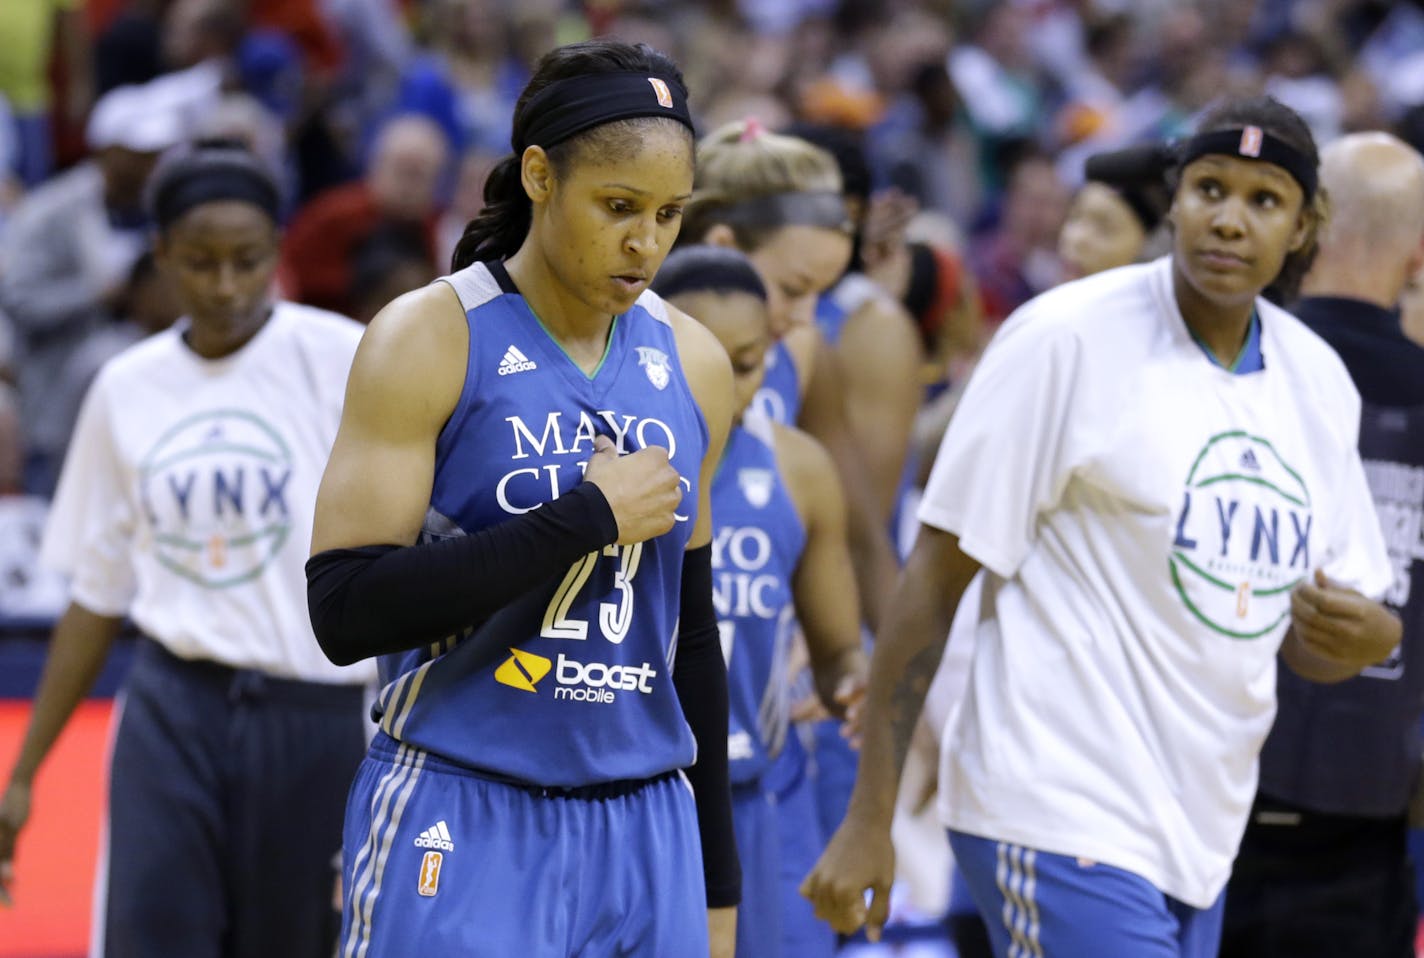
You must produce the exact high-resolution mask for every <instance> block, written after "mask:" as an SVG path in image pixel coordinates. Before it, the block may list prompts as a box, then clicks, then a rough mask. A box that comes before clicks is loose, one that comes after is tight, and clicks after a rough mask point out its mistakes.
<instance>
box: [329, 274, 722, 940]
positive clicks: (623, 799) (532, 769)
mask: <svg viewBox="0 0 1424 958" xmlns="http://www.w3.org/2000/svg"><path fill="white" fill-rule="evenodd" d="M444 282H448V283H449V284H450V285H451V286H452V287H453V288H454V290H455V291H456V293H457V294H458V295H459V297H460V302H461V304H462V306H463V307H464V309H465V314H466V318H467V321H468V325H469V334H470V345H469V357H468V366H467V371H466V375H465V384H464V388H463V391H462V393H461V395H460V398H459V401H458V404H457V406H456V408H455V411H454V413H453V414H452V415H451V416H450V419H449V421H448V422H447V423H446V425H445V427H444V429H443V430H442V432H441V434H440V436H439V439H438V441H437V445H436V459H435V476H434V486H433V491H432V494H431V503H430V508H429V511H428V513H427V517H426V521H425V525H424V529H423V531H422V539H423V540H425V541H428V540H431V539H437V538H442V537H451V536H460V535H465V534H468V533H473V532H475V531H478V530H480V529H483V528H486V527H489V526H492V525H496V524H498V523H501V522H504V521H506V520H507V519H509V518H511V517H513V516H517V515H520V514H523V513H525V512H528V511H531V510H533V509H536V508H538V507H539V506H540V505H541V504H543V503H545V502H548V501H550V500H552V499H554V498H556V497H557V496H558V495H559V494H561V493H563V492H567V491H569V490H570V489H572V488H573V487H574V486H575V485H577V484H578V483H579V482H580V481H581V479H582V472H583V468H584V466H585V465H586V463H587V461H588V458H589V457H590V456H591V455H592V453H593V442H594V438H595V437H596V436H598V435H604V436H607V437H609V438H610V439H612V440H613V441H614V442H615V443H616V444H617V446H618V448H619V449H620V451H622V452H632V451H635V450H637V449H641V448H644V447H646V446H652V445H657V446H662V447H664V448H666V449H667V450H668V453H669V459H670V461H671V463H672V466H673V468H674V469H676V470H677V472H678V473H679V474H680V475H681V476H682V484H683V488H684V493H683V499H682V505H681V507H680V508H679V509H678V511H677V514H676V522H675V524H674V528H673V529H672V531H670V532H668V533H667V534H665V535H663V536H659V537H657V538H656V539H652V540H649V541H647V542H643V543H638V544H635V545H632V546H609V547H607V548H605V549H603V550H601V551H600V552H596V553H590V554H589V555H588V556H586V557H585V558H584V559H582V560H580V561H578V562H576V563H574V565H573V566H572V567H571V568H570V569H569V571H568V572H567V574H565V575H564V576H563V577H562V578H560V579H554V580H551V581H549V582H547V583H546V584H545V585H543V586H541V587H539V588H536V589H533V590H531V591H529V592H527V593H525V594H523V595H520V596H518V597H515V598H513V599H512V600H511V601H510V602H509V603H508V604H507V605H506V606H504V607H503V608H502V609H500V610H499V611H498V612H496V613H494V614H493V615H491V616H490V617H489V618H488V619H487V620H486V621H484V622H481V623H478V624H477V625H475V626H474V627H473V628H471V629H468V630H467V631H465V632H464V633H462V634H460V635H455V636H451V637H449V638H448V639H445V640H444V641H441V642H439V643H435V644H433V645H430V646H426V647H423V648H420V649H416V650H413V651H410V652H406V653H403V654H400V655H395V656H387V657H385V658H383V660H382V662H381V672H382V681H383V683H384V684H383V687H382V690H381V693H380V695H379V698H378V700H377V704H376V707H375V713H376V715H377V716H378V719H379V722H380V728H381V731H380V733H378V735H377V737H376V740H375V741H374V743H373V744H372V750H371V755H370V756H369V757H368V758H367V760H366V762H365V763H364V764H363V766H362V770H361V773H360V775H359V776H358V778H357V781H356V785H355V787H354V789H353V794H352V801H351V805H350V809H349V812H348V817H347V832H346V856H347V858H346V880H347V884H346V902H345V922H344V929H343V942H342V944H343V952H342V953H343V955H345V956H347V958H359V956H363V955H367V954H369V955H378V954H393V953H397V952H399V951H400V950H401V949H402V948H404V947H406V944H408V942H409V941H411V940H412V939H411V937H410V935H411V933H412V932H413V930H414V929H415V928H417V927H419V929H420V936H419V941H420V942H421V947H422V948H434V949H435V950H436V951H443V952H448V953H450V954H456V953H458V954H464V955H508V954H511V953H512V952H513V951H514V950H516V949H518V950H521V951H524V952H527V953H529V954H539V955H546V954H548V955H562V954H605V953H607V954H639V955H643V954H646V955H654V954H656V955H677V956H680V955H699V956H700V955H702V954H705V953H706V947H707V945H706V937H705V936H706V921H705V916H704V912H703V909H704V907H705V899H704V897H703V890H702V888H703V882H702V867H701V854H700V846H699V843H698V837H697V824H696V812H695V809H694V806H693V801H692V795H691V792H690V790H689V789H688V788H687V786H686V783H685V781H684V780H683V779H682V778H681V776H680V774H678V770H680V769H682V768H685V767H686V766H688V765H690V764H692V762H693V760H694V758H695V743H694V739H693V736H692V733H691V731H690V729H689V728H688V726H687V723H686V721H685V720H684V719H683V715H682V710H681V706H680V705H679V702H678V698H677V693H676V690H675V689H674V687H673V683H672V665H673V661H674V656H675V654H676V645H677V623H678V614H679V607H680V599H679V595H680V577H681V573H682V559H683V551H684V549H685V547H686V545H687V542H688V539H689V537H690V536H691V533H692V529H693V526H694V523H695V521H696V518H697V514H696V507H697V500H698V478H699V470H700V469H701V464H702V461H703V459H704V458H705V456H706V452H707V447H708V431H707V426H706V423H705V422H704V420H703V418H702V416H701V413H700V411H699V409H698V407H697V403H696V401H695V400H694V398H693V394H692V390H691V388H690V386H689V384H688V382H687V379H686V377H685V375H684V374H683V370H682V366H681V364H680V362H679V360H678V355H677V348H676V344H675V340H674V334H673V329H672V327H671V325H670V324H669V322H668V318H667V311H666V307H665V305H664V304H663V302H662V300H661V299H659V298H658V297H657V296H656V295H654V294H652V293H645V294H644V295H643V296H641V297H640V298H639V300H638V302H637V304H635V305H634V306H633V308H632V309H630V310H629V311H628V312H626V313H624V314H622V315H621V316H618V317H617V318H616V319H615V320H614V323H613V327H612V329H611V331H610V334H609V342H608V350H607V353H606V355H605V357H604V359H603V361H602V363H601V364H600V365H599V367H598V368H597V369H596V370H595V371H594V372H593V374H592V375H588V374H585V373H584V372H583V370H582V369H580V368H579V367H578V366H577V365H576V364H575V363H574V362H573V360H572V359H571V358H570V357H569V356H568V355H567V354H566V353H565V352H564V351H563V350H562V349H561V348H560V346H559V345H558V344H557V342H556V341H555V340H554V339H553V338H552V337H551V336H550V335H549V333H548V332H547V331H546V330H545V329H544V327H543V326H542V325H541V324H540V322H539V320H538V318H537V317H536V316H535V315H534V314H533V312H532V311H531V310H530V308H529V306H528V304H527V303H526V302H525V300H524V299H523V297H522V296H520V295H519V293H518V291H517V289H515V287H514V286H513V284H512V283H511V282H510V280H509V277H508V274H507V273H506V272H505V271H504V269H503V267H502V266H501V265H499V264H494V265H492V266H487V265H485V264H478V263H477V264H474V265H472V266H470V267H468V268H466V269H464V270H461V271H460V272H457V273H455V274H453V275H451V276H449V277H447V278H445V280H444ZM471 587H472V588H478V587H479V584H478V583H472V584H471ZM432 856H434V857H432ZM699 936H700V937H699Z"/></svg>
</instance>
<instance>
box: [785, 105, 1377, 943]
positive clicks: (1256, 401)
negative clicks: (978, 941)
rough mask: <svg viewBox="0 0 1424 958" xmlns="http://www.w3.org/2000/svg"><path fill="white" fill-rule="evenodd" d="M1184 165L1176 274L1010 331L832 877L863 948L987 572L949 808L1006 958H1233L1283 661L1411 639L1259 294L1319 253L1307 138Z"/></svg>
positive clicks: (1345, 657)
mask: <svg viewBox="0 0 1424 958" xmlns="http://www.w3.org/2000/svg"><path fill="white" fill-rule="evenodd" d="M1174 156H1175V170H1174V175H1173V178H1174V180H1175V187H1174V191H1173V195H1172V203H1171V209H1170V212H1169V214H1168V220H1169V222H1170V224H1171V227H1172V230H1173V237H1172V248H1171V252H1170V254H1169V255H1167V256H1164V257H1162V258H1160V259H1158V260H1156V261H1154V262H1151V263H1146V264H1140V265H1132V266H1124V267H1120V268H1117V269H1110V270H1107V271H1105V272H1102V273H1098V274H1097V275H1095V276H1091V277H1088V278H1086V279H1082V280H1078V281H1076V282H1072V283H1066V284H1064V285H1062V286H1059V287H1057V288H1056V289H1054V290H1051V291H1049V292H1047V293H1044V294H1043V295H1041V296H1039V297H1037V298H1036V299H1034V300H1032V301H1030V302H1029V303H1027V304H1026V305H1024V306H1023V307H1021V308H1020V309H1018V310H1016V311H1015V313H1014V315H1012V316H1011V317H1010V318H1009V319H1008V320H1007V321H1006V322H1005V323H1004V325H1003V326H1002V327H1001V329H1000V331H999V332H998V334H997V335H996V336H995V339H994V341H993V343H992V344H991V345H990V347H989V348H988V350H987V351H986V352H985V354H984V357H983V359H982V360H981V361H980V364H979V366H978V367H977V369H976V370H975V372H974V375H973V378H972V379H971V380H970V382H969V386H968V388H967V389H966V391H965V394H964V397H963V399H962V400H961V404H960V407H959V411H958V413H957V414H956V415H955V417H954V419H953V420H952V422H951V423H950V426H949V430H948V432H947V433H946V434H945V437H944V441H943V444H942V445H941V447H940V453H939V457H938V459H937V461H936V463H935V467H934V471H933V474H932V475H931V477H930V481H929V484H928V486H927V488H926V493H925V500H924V502H923V504H922V505H921V507H920V513H919V516H920V521H921V528H920V532H919V537H918V539H917V540H916V543H915V547H914V550H913V552H912V554H911V556H910V558H909V560H908V562H907V564H906V567H905V570H904V572H903V573H902V575H901V577H900V584H899V588H898V589H897V592H896V597H895V602H894V604H893V605H892V609H893V613H892V616H891V618H890V620H889V621H888V622H887V623H886V625H885V627H884V628H882V630H881V631H880V632H879V634H878V636H877V643H876V647H875V654H874V660H873V663H872V668H871V680H870V686H869V689H868V694H867V700H866V706H867V712H866V716H865V719H864V738H865V745H864V748H863V750H862V753H861V764H860V770H859V773H858V777H857V780H856V790H855V794H854V796H853V798H852V802H851V808H850V811H849V812H848V813H847V816H846V820H845V821H844V822H843V823H842V825H841V827H840V829H839V830H838V831H837V832H836V834H835V836H833V837H832V839H831V842H830V844H829V846H828V847H827V850H826V853H825V855H824V856H823V857H822V860H821V861H820V862H819V863H818V864H817V866H816V868H815V870H814V871H813V872H812V873H811V875H810V876H809V877H808V878H807V880H806V885H805V890H806V893H807V895H808V897H810V898H811V899H812V900H813V901H814V902H815V903H816V908H817V913H818V914H821V915H823V916H824V917H826V918H827V919H828V920H830V921H831V922H832V923H833V924H834V925H835V926H836V927H837V928H839V929H842V930H844V931H847V932H848V931H851V930H853V929H854V928H856V927H858V926H860V925H861V924H867V925H868V926H869V931H870V934H871V936H872V937H874V936H876V935H878V933H879V930H880V927H881V926H882V925H883V924H884V921H885V916H886V910H887V898H888V892H889V886H890V882H891V878H892V875H893V871H894V863H893V854H892V853H891V851H890V822H891V815H892V809H893V806H894V800H895V794H896V791H897V785H898V779H899V777H900V770H901V765H902V763H903V761H904V757H905V753H906V749H907V747H908V744H909V740H910V734H911V731H912V729H913V727H914V725H915V722H916V718H917V716H918V714H919V711H920V706H921V704H922V703H923V701H924V696H925V690H926V688H927V686H928V685H929V682H930V679H931V676H932V674H933V672H934V667H935V665H936V664H937V663H938V662H939V661H940V659H941V656H942V653H943V649H944V641H945V636H946V634H947V633H948V631H949V626H950V623H951V621H952V620H953V617H954V613H955V609H956V606H957V605H958V604H960V603H961V600H962V596H963V593H964V590H965V588H966V586H967V585H968V584H969V582H970V581H971V579H973V577H974V576H975V574H976V573H978V571H979V570H980V568H981V567H982V568H983V569H984V571H985V575H984V578H983V595H982V598H981V600H980V602H979V603H978V607H977V608H975V609H972V610H971V611H972V612H973V613H975V616H974V617H975V626H976V629H975V639H976V642H975V648H974V653H973V661H972V665H971V669H970V678H969V683H968V687H967V690H966V692H965V695H964V700H963V702H962V704H961V705H960V708H959V711H958V715H957V719H956V720H955V722H954V723H953V725H952V726H951V728H950V729H949V731H948V733H947V741H946V744H945V747H944V750H943V753H942V768H941V775H940V798H941V803H940V811H941V815H942V818H943V820H944V822H945V824H946V825H947V827H948V828H949V830H950V843H951V846H952V847H953V849H954V853H955V858H956V860H957V861H958V863H959V864H960V866H961V868H962V869H963V872H964V875H965V878H966V880H967V882H968V884H969V886H970V890H971V892H972V894H973V897H974V900H975V902H976V904H977V905H978V907H979V910H980V913H981V914H983V915H984V916H985V918H986V919H987V920H988V921H989V932H990V937H991V940H992V944H993V948H994V953H995V954H996V955H997V956H999V958H1007V956H1011V955H1040V954H1048V955H1053V956H1055V958H1090V956H1091V958H1142V956H1150V958H1214V956H1215V955H1216V953H1217V946H1218V943H1219V939H1220V935H1221V922H1222V892H1223V889H1224V887H1225V885H1226V880H1227V877H1228V875H1229V873H1230V869H1231V863H1232V859H1233V858H1234V856H1235V852H1236V847H1237V844H1238V842H1239V841H1240V838H1241V835H1242V831H1243V829H1244V826H1245V824H1246V819H1247V815H1248V813H1249V811H1250V807H1251V802H1252V799H1253V798H1254V792H1255V786H1256V780H1257V764H1258V762H1257V759H1258V755H1259V752H1260V748H1261V745H1262V742H1263V741H1264V739H1265V737H1266V733H1267V731H1268V730H1269V729H1270V726H1271V722H1272V719H1273V717H1274V713H1275V708H1276V698H1275V695H1276V668H1277V656H1278V653H1279V657H1280V659H1281V660H1282V661H1283V662H1284V664H1285V666H1286V667H1289V668H1290V669H1292V670H1293V671H1295V672H1296V673H1297V674H1299V675H1300V676H1301V677H1303V678H1305V679H1308V680H1310V681H1314V682H1335V681H1340V680H1343V679H1345V678H1347V677H1349V676H1351V675H1354V674H1355V673H1357V672H1359V671H1360V669H1362V668H1363V667H1365V666H1368V665H1371V664H1373V663H1375V662H1378V661H1379V660H1380V659H1381V658H1382V657H1383V656H1384V655H1386V654H1387V653H1388V652H1389V651H1390V650H1391V649H1393V648H1394V646H1395V644H1396V643H1397V642H1398V640H1399V636H1400V632H1401V627H1400V622H1399V620H1398V619H1397V618H1396V617H1395V616H1394V615H1393V614H1391V613H1390V612H1389V611H1388V610H1387V609H1386V608H1385V607H1384V606H1383V605H1382V604H1381V603H1380V602H1378V601H1377V597H1378V596H1379V595H1381V594H1383V593H1384V591H1385V590H1386V589H1387V588H1388V587H1389V585H1390V584H1391V582H1392V581H1393V571H1392V568H1391V566H1390V562H1389V557H1388V553H1387V552H1386V550H1385V546H1384V541H1383V537H1382V535H1381V531H1380V524H1379V519H1378V517H1377V515H1376V513H1375V509H1374V505H1373V502H1372V500H1371V498H1370V492H1369V488H1368V485H1367V484H1366V481H1365V473H1364V468H1363V466H1362V464H1361V461H1360V457H1359V454H1358V452H1357V450H1356V437H1357V433H1358V430H1359V421H1360V411H1361V404H1360V398H1359V394H1358V393H1357V392H1356V391H1355V389H1354V387H1353V385H1352V384H1351V382H1350V379H1349V375H1348V372H1347V371H1346V369H1345V366H1344V364H1343V363H1342V362H1341V360H1340V358H1339V356H1337V355H1336V354H1335V353H1334V352H1333V351H1332V350H1331V349H1330V348H1329V347H1328V346H1327V345H1326V343H1325V342H1324V341H1323V340H1321V339H1320V338H1319V337H1318V336H1316V335H1315V334H1314V333H1312V332H1311V331H1310V330H1309V329H1307V328H1306V327H1305V325H1304V324H1303V323H1301V322H1300V321H1299V320H1297V319H1296V318H1294V317H1293V316H1291V315H1290V314H1288V313H1286V312H1284V311H1283V310H1281V309H1279V308H1277V307H1275V306H1274V305H1272V304H1271V302H1270V301H1268V300H1267V299H1266V298H1265V297H1264V296H1263V295H1262V294H1263V292H1264V291H1265V290H1266V289H1267V288H1268V287H1273V286H1274V287H1277V288H1288V287H1289V286H1290V285H1291V284H1292V282H1293V281H1294V280H1296V279H1298V277H1299V276H1300V274H1301V272H1302V271H1303V270H1304V268H1305V267H1306V265H1308V263H1309V262H1310V259H1311V257H1312V256H1313V255H1314V245H1315V231H1316V229H1317V228H1318V226H1319V224H1320V222H1321V221H1322V219H1323V217H1324V215H1325V202H1324V199H1323V197H1321V195H1320V194H1319V192H1318V190H1317V177H1318V173H1317V167H1318V158H1317V154H1316V148H1315V144H1314V141H1313V138H1312V136H1311V134H1310V130H1309V128H1308V127H1307V126H1306V125H1305V123H1304V121H1302V120H1301V118H1300V117H1299V116H1298V115H1297V114H1295V113H1294V112H1293V111H1291V110H1290V109H1289V108H1287V107H1285V106H1283V105H1281V104H1280V103H1278V102H1276V101H1275V100H1272V99H1270V98H1267V97H1260V98H1253V99H1247V100H1242V101H1235V102H1228V103H1224V104H1222V105H1219V106H1217V107H1215V108H1214V109H1212V110H1209V111H1208V112H1207V114H1206V116H1205V117H1204V118H1203V120H1202V122H1201V126H1200V128H1199V130H1198V132H1197V133H1196V134H1195V135H1193V136H1192V137H1190V138H1189V139H1188V140H1186V141H1185V142H1184V143H1182V144H1181V145H1180V146H1179V147H1178V148H1177V150H1176V152H1175V155H1174ZM1006 435H1012V436H1014V437H1015V441H1014V442H1011V443H1006V442H1005V441H1004V436H1006ZM867 889H871V890H872V891H873V893H874V894H873V899H872V900H871V901H870V902H867V899H866V897H865V892H866V890H867Z"/></svg>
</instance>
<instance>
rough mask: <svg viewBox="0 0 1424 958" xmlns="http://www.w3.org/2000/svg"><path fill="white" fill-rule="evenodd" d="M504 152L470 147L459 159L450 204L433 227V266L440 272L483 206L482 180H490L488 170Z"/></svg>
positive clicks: (492, 167) (506, 150)
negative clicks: (437, 223) (434, 233)
mask: <svg viewBox="0 0 1424 958" xmlns="http://www.w3.org/2000/svg"><path fill="white" fill-rule="evenodd" d="M506 152H508V148H507V147H506V148H504V149H501V150H498V151H495V152H490V151H486V150H481V149H478V148H472V149H468V150H466V151H465V155H464V156H463V157H461V158H460V165H459V167H458V168H457V169H456V170H455V188H454V190H452V191H451V194H450V204H449V206H448V207H446V209H445V212H443V213H441V214H440V223H439V225H438V226H437V227H436V239H435V265H436V266H437V267H438V268H439V269H440V270H441V271H442V272H443V271H445V270H446V269H448V268H449V266H450V261H451V257H452V256H454V254H455V245H456V244H457V243H459V242H460V237H461V236H463V235H464V233H465V226H466V225H468V224H469V222H470V220H472V219H474V218H475V217H476V216H479V215H480V210H481V209H483V208H484V205H485V180H487V179H489V175H490V171H491V170H493V169H494V165H495V164H496V163H498V162H499V160H500V158H501V157H502V156H504V155H505V153H506Z"/></svg>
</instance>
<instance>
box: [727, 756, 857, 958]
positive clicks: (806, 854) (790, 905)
mask: <svg viewBox="0 0 1424 958" xmlns="http://www.w3.org/2000/svg"><path fill="white" fill-rule="evenodd" d="M806 763H807V757H806V752H805V750H804V749H803V748H802V746H801V743H800V741H799V740H798V739H797V737H796V736H795V735H794V734H792V735H788V736H787V739H786V747H785V748H783V749H782V751H781V754H780V755H778V756H777V758H776V761H775V763H774V764H773V766H772V769H771V770H770V771H768V772H767V776H766V777H767V780H768V782H774V783H775V794H776V817H777V829H778V831H779V832H780V833H781V842H780V851H781V878H780V886H781V891H780V895H779V897H778V900H779V901H780V903H781V953H782V954H783V955H785V956H786V958H830V956H831V955H834V954H835V952H836V933H835V932H834V931H833V930H832V929H831V926H830V925H828V924H826V923H825V922H824V921H821V920H820V919H819V918H817V917H816V911H815V909H814V908H812V907H811V903H810V902H809V901H807V900H806V899H805V898H803V897H802V896H801V883H802V882H803V881H805V880H806V876H807V875H809V874H810V873H811V869H812V868H814V867H815V866H816V860H817V859H818V858H820V857H821V852H822V851H824V850H825V848H826V836H825V833H824V832H822V831H821V818H820V815H819V814H818V811H817V807H816V789H815V783H814V782H813V781H812V779H811V777H810V776H809V775H808V774H807V768H806ZM744 897H745V896H744Z"/></svg>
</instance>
